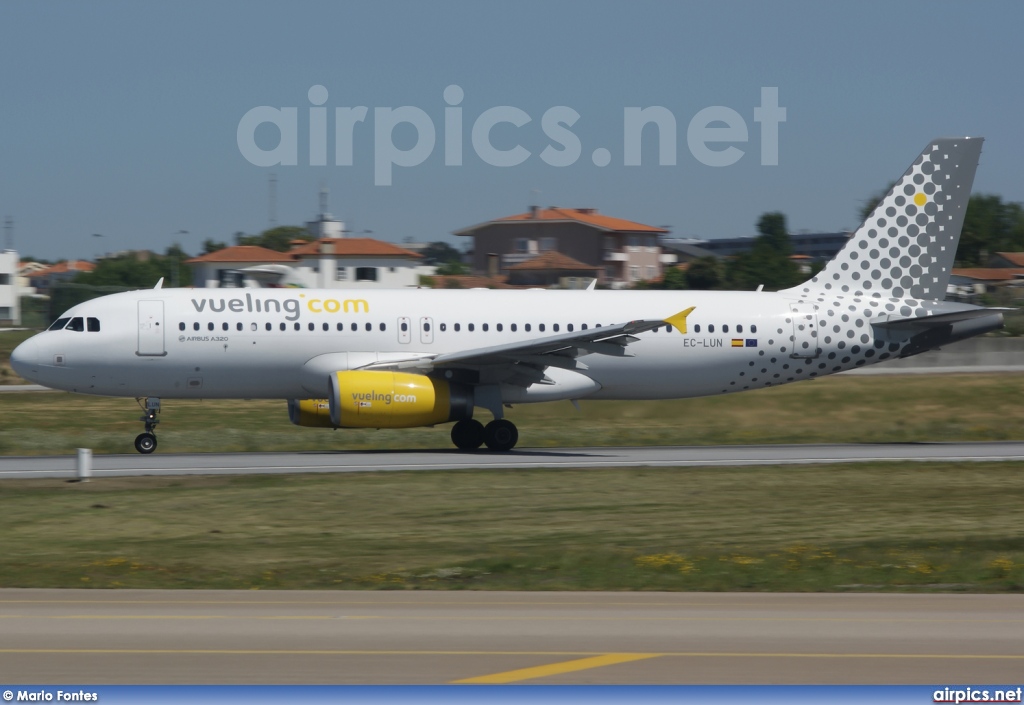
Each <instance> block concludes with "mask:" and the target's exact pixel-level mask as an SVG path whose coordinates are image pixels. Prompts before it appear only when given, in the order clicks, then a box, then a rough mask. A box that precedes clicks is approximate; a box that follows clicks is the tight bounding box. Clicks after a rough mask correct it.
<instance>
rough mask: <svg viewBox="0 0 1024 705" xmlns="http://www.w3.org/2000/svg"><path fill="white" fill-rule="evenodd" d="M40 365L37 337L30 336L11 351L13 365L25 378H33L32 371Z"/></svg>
mask: <svg viewBox="0 0 1024 705" xmlns="http://www.w3.org/2000/svg"><path fill="white" fill-rule="evenodd" d="M38 365H39V343H37V342H36V339H35V338H29V339H28V340H26V341H25V342H24V343H22V344H21V345H19V346H18V347H16V348H14V352H12V353H11V367H13V368H14V371H15V372H17V373H18V375H19V376H21V377H24V378H25V379H32V374H31V373H32V371H33V370H34V368H36V367H37V366H38Z"/></svg>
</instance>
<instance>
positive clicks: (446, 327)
mask: <svg viewBox="0 0 1024 705" xmlns="http://www.w3.org/2000/svg"><path fill="white" fill-rule="evenodd" d="M446 330H448V324H447V323H442V324H441V332H442V333H444V332H445V331H446Z"/></svg>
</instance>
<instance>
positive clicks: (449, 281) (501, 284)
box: [431, 274, 521, 289]
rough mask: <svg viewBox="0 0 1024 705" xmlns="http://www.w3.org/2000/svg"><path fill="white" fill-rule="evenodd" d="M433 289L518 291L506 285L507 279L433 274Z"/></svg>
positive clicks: (502, 276) (501, 276)
mask: <svg viewBox="0 0 1024 705" xmlns="http://www.w3.org/2000/svg"><path fill="white" fill-rule="evenodd" d="M431 279H433V280H434V287H433V288H435V289H518V288H521V287H517V286H512V285H510V284H508V277H506V276H504V275H499V276H497V277H480V276H476V275H473V274H435V275H434V276H432V277H431Z"/></svg>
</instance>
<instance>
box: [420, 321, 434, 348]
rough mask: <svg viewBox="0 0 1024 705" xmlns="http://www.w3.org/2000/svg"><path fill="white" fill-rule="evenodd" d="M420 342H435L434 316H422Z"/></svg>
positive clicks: (428, 343)
mask: <svg viewBox="0 0 1024 705" xmlns="http://www.w3.org/2000/svg"><path fill="white" fill-rule="evenodd" d="M420 342H421V343H423V344H424V345H430V344H431V343H433V342H434V319H433V318H421V319H420Z"/></svg>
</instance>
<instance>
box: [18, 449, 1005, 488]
mask: <svg viewBox="0 0 1024 705" xmlns="http://www.w3.org/2000/svg"><path fill="white" fill-rule="evenodd" d="M1006 460H1024V442H1019V441H1005V442H991V443H874V444H871V443H863V444H830V445H761V446H652V447H637V448H517V449H516V450H514V451H512V452H510V453H489V452H486V451H477V452H470V453H467V452H460V451H457V450H454V449H451V450H448V449H445V450H434V451H429V450H428V451H334V452H298V453H196V454H176V453H161V452H159V451H157V452H156V453H155V454H153V455H137V454H136V455H96V456H93V459H92V474H93V476H94V477H115V476H132V475H253V474H275V473H302V472H373V471H389V470H452V469H481V470H487V469H491V470H496V469H529V468H577V467H592V468H596V467H645V466H646V467H692V466H715V465H719V466H738V465H790V464H808V463H861V462H874V461H946V462H981V461H1006ZM75 462H76V458H75V456H71V455H65V456H39V457H4V458H0V479H2V478H8V479H30V478H58V479H59V478H64V479H68V478H73V477H75V472H76V470H75V468H76V465H75Z"/></svg>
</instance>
